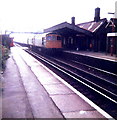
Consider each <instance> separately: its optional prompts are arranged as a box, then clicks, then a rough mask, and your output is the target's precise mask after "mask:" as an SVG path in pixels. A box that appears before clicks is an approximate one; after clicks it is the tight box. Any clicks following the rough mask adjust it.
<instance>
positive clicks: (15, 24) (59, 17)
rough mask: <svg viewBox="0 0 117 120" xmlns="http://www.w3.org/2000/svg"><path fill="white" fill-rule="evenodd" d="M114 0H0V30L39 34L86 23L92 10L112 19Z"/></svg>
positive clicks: (91, 15) (92, 12)
mask: <svg viewBox="0 0 117 120" xmlns="http://www.w3.org/2000/svg"><path fill="white" fill-rule="evenodd" d="M115 1H117V0H0V31H2V32H4V31H5V30H12V31H40V30H42V29H45V28H48V27H51V26H54V25H56V24H59V23H62V22H65V21H67V22H69V23H71V17H73V16H74V17H75V18H76V23H77V24H78V23H82V22H88V21H92V20H93V19H94V9H95V8H96V7H100V8H101V11H100V12H101V13H100V16H101V18H109V17H113V15H109V14H108V12H115Z"/></svg>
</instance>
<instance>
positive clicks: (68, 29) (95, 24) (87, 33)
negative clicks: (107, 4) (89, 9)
mask: <svg viewBox="0 0 117 120" xmlns="http://www.w3.org/2000/svg"><path fill="white" fill-rule="evenodd" d="M109 25H110V24H109V22H108V21H107V19H106V18H103V19H100V8H96V9H95V16H94V20H93V21H89V22H85V23H80V24H76V23H75V17H72V18H71V23H68V22H63V23H60V24H57V25H55V26H52V27H50V28H47V29H44V32H55V33H58V34H60V35H62V36H63V40H62V46H63V48H64V49H67V50H84V51H85V50H87V51H94V52H107V47H108V46H107V33H108V32H109V31H108V30H107V29H110V28H109V27H108V26H109ZM108 52H110V51H108Z"/></svg>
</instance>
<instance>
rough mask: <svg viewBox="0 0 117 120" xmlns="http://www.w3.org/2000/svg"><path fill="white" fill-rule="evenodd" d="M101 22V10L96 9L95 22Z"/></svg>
mask: <svg viewBox="0 0 117 120" xmlns="http://www.w3.org/2000/svg"><path fill="white" fill-rule="evenodd" d="M99 20H100V8H98V7H97V8H96V9H95V17H94V21H95V22H98V21H99Z"/></svg>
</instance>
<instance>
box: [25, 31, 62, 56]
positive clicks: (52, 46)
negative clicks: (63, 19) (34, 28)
mask: <svg viewBox="0 0 117 120" xmlns="http://www.w3.org/2000/svg"><path fill="white" fill-rule="evenodd" d="M25 45H26V46H27V47H29V48H30V49H31V50H33V51H35V52H42V53H46V54H55V53H57V52H58V53H60V52H61V51H62V36H61V35H59V34H57V33H43V34H36V35H35V36H34V37H32V38H28V39H27V43H25Z"/></svg>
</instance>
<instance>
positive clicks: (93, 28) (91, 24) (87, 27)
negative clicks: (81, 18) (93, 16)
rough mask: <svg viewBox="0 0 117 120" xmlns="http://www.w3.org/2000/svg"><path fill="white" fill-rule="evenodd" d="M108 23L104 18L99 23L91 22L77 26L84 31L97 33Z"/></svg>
mask: <svg viewBox="0 0 117 120" xmlns="http://www.w3.org/2000/svg"><path fill="white" fill-rule="evenodd" d="M106 21H107V19H106V18H104V19H100V20H99V21H98V22H95V21H90V22H85V23H80V24H77V26H78V27H80V28H82V29H85V30H88V31H90V32H96V31H97V30H98V29H99V28H100V27H101V26H102V25H103V23H105V22H106Z"/></svg>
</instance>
